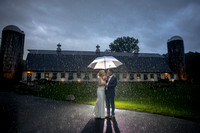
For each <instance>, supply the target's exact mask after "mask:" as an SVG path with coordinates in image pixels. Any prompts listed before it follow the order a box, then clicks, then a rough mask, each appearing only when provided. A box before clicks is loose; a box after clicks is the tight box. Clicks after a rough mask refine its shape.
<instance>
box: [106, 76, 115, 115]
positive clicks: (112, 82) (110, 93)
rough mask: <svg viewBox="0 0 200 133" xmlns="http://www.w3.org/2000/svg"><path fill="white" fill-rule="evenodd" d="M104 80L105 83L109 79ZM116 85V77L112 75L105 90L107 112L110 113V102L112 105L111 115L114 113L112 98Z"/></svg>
mask: <svg viewBox="0 0 200 133" xmlns="http://www.w3.org/2000/svg"><path fill="white" fill-rule="evenodd" d="M109 78H110V77H108V80H107V81H106V83H107V82H108V81H109ZM116 86H117V78H116V77H115V76H114V75H113V76H112V77H111V79H110V81H109V83H108V87H107V89H106V90H105V94H106V108H107V114H110V104H111V107H112V115H115V103H114V98H115V87H116Z"/></svg>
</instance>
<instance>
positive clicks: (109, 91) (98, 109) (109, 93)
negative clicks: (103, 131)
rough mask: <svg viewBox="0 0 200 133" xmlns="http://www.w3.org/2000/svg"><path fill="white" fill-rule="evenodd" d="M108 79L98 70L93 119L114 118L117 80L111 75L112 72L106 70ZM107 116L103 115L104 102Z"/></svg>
mask: <svg viewBox="0 0 200 133" xmlns="http://www.w3.org/2000/svg"><path fill="white" fill-rule="evenodd" d="M108 75H109V76H108V77H106V76H105V71H104V70H100V71H99V73H98V76H99V80H98V88H97V101H96V105H95V107H94V116H95V118H101V119H104V118H105V117H106V118H109V117H110V118H112V117H114V116H115V102H114V98H115V87H116V85H117V78H116V77H115V76H114V75H113V70H112V69H109V70H108ZM104 100H106V109H107V114H106V115H105V102H104ZM110 105H111V108H112V113H111V115H110Z"/></svg>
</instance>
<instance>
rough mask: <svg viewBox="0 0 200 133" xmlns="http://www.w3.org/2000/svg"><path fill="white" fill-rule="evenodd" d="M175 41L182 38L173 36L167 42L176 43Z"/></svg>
mask: <svg viewBox="0 0 200 133" xmlns="http://www.w3.org/2000/svg"><path fill="white" fill-rule="evenodd" d="M176 40H183V38H182V37H180V36H173V37H171V38H170V39H168V41H167V42H171V41H176Z"/></svg>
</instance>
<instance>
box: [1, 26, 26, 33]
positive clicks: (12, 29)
mask: <svg viewBox="0 0 200 133" xmlns="http://www.w3.org/2000/svg"><path fill="white" fill-rule="evenodd" d="M5 30H10V31H15V32H19V33H21V34H24V32H23V31H22V30H20V28H18V27H17V26H15V25H8V26H6V27H5V28H4V29H3V31H5Z"/></svg>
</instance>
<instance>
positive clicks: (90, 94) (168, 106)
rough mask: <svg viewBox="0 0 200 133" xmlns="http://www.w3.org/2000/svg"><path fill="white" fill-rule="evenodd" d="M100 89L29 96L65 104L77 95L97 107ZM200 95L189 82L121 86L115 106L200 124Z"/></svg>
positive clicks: (50, 89) (73, 87) (72, 87)
mask: <svg viewBox="0 0 200 133" xmlns="http://www.w3.org/2000/svg"><path fill="white" fill-rule="evenodd" d="M96 89H97V84H96V83H63V84H47V85H45V88H44V89H39V90H37V91H31V92H30V91H29V94H32V95H35V96H39V97H46V98H51V99H56V100H62V101H65V100H66V96H67V95H70V94H73V95H74V96H75V98H76V99H75V101H74V102H77V103H83V104H92V105H94V104H95V102H96ZM18 92H20V91H19V90H18ZM20 93H23V92H20ZM199 94H200V87H199V85H191V84H186V83H176V84H175V83H118V85H117V87H116V97H115V105H116V108H122V109H129V110H137V111H145V112H151V113H156V114H162V115H168V116H173V117H181V118H188V119H193V120H198V121H199V120H200V113H199V112H200V102H199V101H200V100H199Z"/></svg>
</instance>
